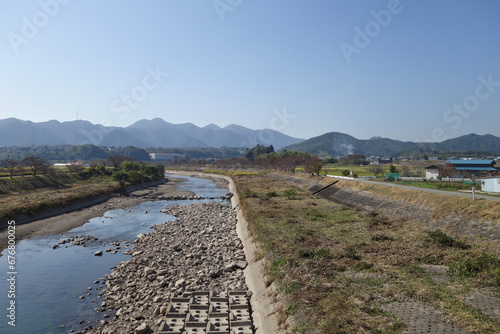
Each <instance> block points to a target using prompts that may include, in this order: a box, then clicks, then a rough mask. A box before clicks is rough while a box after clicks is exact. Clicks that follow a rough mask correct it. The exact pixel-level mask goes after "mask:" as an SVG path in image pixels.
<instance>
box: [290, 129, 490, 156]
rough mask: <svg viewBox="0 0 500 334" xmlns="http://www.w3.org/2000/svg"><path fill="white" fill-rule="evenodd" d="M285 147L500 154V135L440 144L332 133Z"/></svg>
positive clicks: (322, 151) (397, 153) (332, 152)
mask: <svg viewBox="0 0 500 334" xmlns="http://www.w3.org/2000/svg"><path fill="white" fill-rule="evenodd" d="M283 149H286V150H290V151H293V150H297V151H303V152H309V153H316V154H319V155H332V156H343V155H349V154H363V155H365V156H371V155H376V156H387V157H397V156H402V155H406V156H409V155H415V154H419V153H432V152H435V153H438V152H459V151H460V152H463V151H471V152H481V153H489V154H500V138H499V137H495V136H493V135H477V134H474V133H472V134H469V135H464V136H461V137H457V138H453V139H448V140H445V141H442V142H439V143H415V142H410V141H406V142H404V141H400V140H394V139H389V138H381V137H373V138H370V139H367V140H363V139H356V138H354V137H352V136H350V135H347V134H344V133H340V132H329V133H325V134H323V135H321V136H317V137H314V138H311V139H308V140H305V141H302V142H300V143H297V144H293V145H289V146H286V147H284V148H283Z"/></svg>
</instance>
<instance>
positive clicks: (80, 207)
mask: <svg viewBox="0 0 500 334" xmlns="http://www.w3.org/2000/svg"><path fill="white" fill-rule="evenodd" d="M182 182H183V180H182V179H180V178H175V177H168V178H167V182H166V183H163V184H157V185H155V186H153V187H147V188H144V185H142V187H141V185H135V186H132V187H131V188H129V189H128V191H129V192H128V194H127V195H120V194H114V195H111V194H109V195H103V197H102V198H97V199H94V200H95V201H96V203H95V204H93V205H89V202H88V201H84V202H80V203H74V204H73V205H72V207H71V209H72V210H71V212H66V213H60V214H58V211H59V210H60V209H54V210H52V211H51V212H46V213H45V215H47V216H48V217H47V218H44V219H38V220H34V221H30V222H27V223H23V224H19V222H18V221H16V241H19V240H22V239H27V238H34V237H41V236H46V235H52V234H59V233H63V232H66V231H69V230H71V229H73V228H75V227H78V226H81V225H83V224H85V223H86V222H87V221H89V220H90V219H91V218H94V217H100V216H102V215H103V214H104V213H105V212H106V211H109V210H113V209H120V208H130V207H133V206H136V205H138V204H140V203H142V202H145V201H150V200H151V199H150V198H144V197H143V196H146V195H155V196H192V195H194V193H193V192H191V191H179V190H178V186H179V185H180V184H181V183H182ZM6 247H7V230H6V229H4V230H2V231H0V251H2V250H3V249H5V248H6Z"/></svg>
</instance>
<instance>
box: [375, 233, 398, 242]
mask: <svg viewBox="0 0 500 334" xmlns="http://www.w3.org/2000/svg"><path fill="white" fill-rule="evenodd" d="M372 240H373V241H394V238H393V237H389V236H387V235H385V234H376V235H374V236H373V237H372Z"/></svg>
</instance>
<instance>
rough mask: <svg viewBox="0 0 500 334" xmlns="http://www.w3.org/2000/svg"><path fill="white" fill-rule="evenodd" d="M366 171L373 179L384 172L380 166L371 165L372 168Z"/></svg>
mask: <svg viewBox="0 0 500 334" xmlns="http://www.w3.org/2000/svg"><path fill="white" fill-rule="evenodd" d="M368 171H369V172H370V173H372V174H373V175H374V176H375V177H377V176H378V175H379V174H380V173H382V172H383V171H384V170H383V168H382V166H380V165H378V164H377V165H373V166H372V167H370V168H369V169H368Z"/></svg>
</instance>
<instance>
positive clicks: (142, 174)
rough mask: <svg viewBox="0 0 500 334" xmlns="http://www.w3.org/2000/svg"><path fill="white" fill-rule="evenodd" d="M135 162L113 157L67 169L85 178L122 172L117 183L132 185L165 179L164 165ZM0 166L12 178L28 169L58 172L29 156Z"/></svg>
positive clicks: (43, 160) (51, 172)
mask: <svg viewBox="0 0 500 334" xmlns="http://www.w3.org/2000/svg"><path fill="white" fill-rule="evenodd" d="M133 160H134V159H133V158H132V157H129V156H117V155H112V156H109V157H108V159H106V160H105V159H101V160H96V161H94V163H92V164H91V166H90V167H89V168H84V167H83V166H82V165H81V164H76V163H74V164H68V165H67V168H68V170H69V171H70V172H73V173H78V174H79V175H80V176H82V177H84V178H89V177H93V176H100V175H102V176H113V174H114V173H118V172H120V171H122V172H124V173H122V174H119V175H121V176H117V177H116V178H115V179H116V180H117V181H119V180H124V181H126V182H132V183H138V182H145V181H150V180H155V179H159V178H162V177H163V174H164V170H165V167H164V166H163V165H148V164H146V163H143V162H141V163H138V162H134V161H133ZM0 166H1V167H3V168H4V169H5V170H7V171H8V172H9V176H10V177H11V178H13V177H14V175H18V174H21V175H23V174H24V173H25V169H26V168H27V169H28V170H29V171H30V173H31V174H33V175H34V176H37V174H39V173H41V174H43V175H51V174H54V173H55V172H56V169H55V168H54V167H53V166H52V165H51V164H50V163H49V162H48V161H47V160H45V159H44V158H40V157H36V156H29V157H26V158H24V159H22V160H16V159H10V158H7V159H3V160H0ZM106 167H112V168H113V170H108V169H107V168H106ZM113 177H114V176H113Z"/></svg>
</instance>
